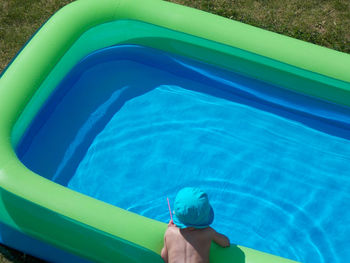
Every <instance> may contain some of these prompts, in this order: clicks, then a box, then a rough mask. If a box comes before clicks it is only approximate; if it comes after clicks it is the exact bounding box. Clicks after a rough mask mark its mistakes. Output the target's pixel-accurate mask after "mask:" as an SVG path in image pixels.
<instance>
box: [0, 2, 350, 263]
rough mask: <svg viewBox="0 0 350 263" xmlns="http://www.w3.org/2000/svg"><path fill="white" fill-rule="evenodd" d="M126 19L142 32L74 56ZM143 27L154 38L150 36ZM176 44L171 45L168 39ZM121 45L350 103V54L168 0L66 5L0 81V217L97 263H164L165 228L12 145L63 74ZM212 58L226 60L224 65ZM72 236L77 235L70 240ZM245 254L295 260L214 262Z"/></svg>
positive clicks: (223, 252)
mask: <svg viewBox="0 0 350 263" xmlns="http://www.w3.org/2000/svg"><path fill="white" fill-rule="evenodd" d="M118 21H119V22H118ZM118 23H119V24H118ZM120 23H126V24H128V25H132V26H135V28H136V29H137V30H135V32H134V33H135V34H134V33H133V32H130V31H128V30H125V29H124V31H123V32H124V34H123V37H119V38H118V39H117V41H116V40H115V36H113V37H112V38H110V37H108V36H107V37H105V38H106V39H105V40H104V41H103V43H104V44H103V45H102V46H100V45H99V44H98V41H97V42H95V43H92V44H91V46H89V47H87V48H85V49H84V52H80V53H79V52H77V51H74V50H79V49H81V48H82V47H84V45H83V44H82V43H84V38H89V37H91V36H92V35H94V34H95V33H96V32H106V30H105V27H111V28H114V27H115V26H116V25H119V26H120ZM203 25H205V26H203ZM101 28H103V29H101ZM145 28H146V29H147V30H149V31H147V32H148V33H149V34H145V32H146V31H144V29H145ZM218 28H220V30H217V29H218ZM140 29H142V30H140ZM108 32H111V31H108ZM125 32H126V33H125ZM137 34H139V35H137ZM164 35H165V36H164ZM169 39H171V40H172V41H171V42H167V41H165V40H169ZM176 39H177V40H176ZM155 40H156V41H155ZM159 40H163V41H162V42H159ZM109 41H112V42H109ZM85 43H86V42H85ZM118 43H134V44H143V45H148V46H152V47H156V48H160V49H162V48H163V49H164V50H166V51H170V52H175V53H179V54H183V55H189V56H190V54H191V53H192V54H193V55H192V56H193V57H194V58H197V59H201V58H202V59H203V60H204V61H206V62H210V63H213V64H216V65H220V66H223V67H227V68H229V69H231V67H232V68H234V67H235V65H237V64H235V63H239V64H240V65H241V63H242V65H247V70H245V69H242V73H243V74H248V75H249V70H248V68H251V67H252V66H253V65H255V66H254V67H255V68H256V69H257V70H259V72H260V73H264V74H262V75H263V76H261V78H262V79H263V80H264V81H270V82H272V83H274V81H276V80H274V79H273V78H272V77H271V76H272V75H274V74H275V73H278V74H282V75H283V78H280V79H279V80H277V82H276V84H283V83H282V82H281V80H282V79H288V80H290V81H291V82H292V84H293V85H292V84H286V86H285V87H286V88H291V89H293V87H294V89H296V90H297V91H299V92H304V93H306V94H310V95H313V96H318V97H321V98H324V99H329V100H331V101H334V102H337V103H340V104H345V105H349V100H348V98H349V90H350V74H349V68H350V56H349V55H347V54H344V53H340V52H337V51H334V50H330V49H327V48H323V47H319V46H316V45H312V44H309V43H306V42H303V41H299V40H296V39H292V38H288V37H285V36H281V35H278V34H275V33H272V32H268V31H265V30H261V29H258V28H255V27H252V26H249V25H245V24H242V23H239V22H236V21H231V20H228V19H225V18H222V17H218V16H215V15H212V14H208V13H205V12H202V11H199V10H195V9H191V8H187V7H184V6H179V5H175V4H172V3H168V2H163V1H156V0H149V1H147V4H145V1H142V0H134V1H127V0H100V1H94V0H80V1H76V2H73V3H72V4H70V5H68V6H66V7H65V8H63V9H61V10H60V11H59V12H58V13H57V14H56V15H55V16H53V17H52V18H51V19H50V20H49V21H48V22H47V23H46V24H45V25H44V26H43V27H42V28H41V29H40V30H39V31H38V32H37V34H36V35H35V36H34V37H33V39H32V40H31V41H30V42H29V43H28V44H27V46H26V47H25V48H24V49H23V50H22V51H21V53H20V54H19V55H18V57H17V58H16V59H15V60H14V61H13V63H12V64H11V65H10V66H9V67H8V69H7V70H6V72H5V73H4V74H3V76H2V77H1V79H0V112H1V117H0V146H1V147H0V191H1V202H0V220H1V222H2V223H5V224H7V225H9V226H10V227H12V228H14V229H16V230H19V231H21V232H23V233H26V234H28V235H31V236H34V237H36V238H39V239H42V240H43V241H45V242H49V243H51V244H54V245H56V246H58V247H60V248H63V249H66V250H68V251H71V252H73V253H75V254H77V255H81V256H83V257H86V258H89V259H91V260H95V261H106V262H111V261H116V260H117V259H118V260H119V261H122V260H124V261H130V262H134V261H137V259H139V260H140V259H142V261H143V262H161V259H160V257H159V253H160V249H161V247H162V242H163V240H162V235H163V233H164V230H165V228H166V225H165V224H163V223H160V222H157V221H154V220H151V219H148V218H145V217H142V216H139V215H136V214H133V213H130V212H127V211H125V210H123V209H120V208H118V207H115V206H112V205H108V204H106V203H103V202H100V201H98V200H96V199H93V198H89V197H87V196H84V195H82V194H80V193H77V192H74V191H71V190H69V189H68V188H65V187H63V186H60V185H58V184H55V183H53V182H51V181H49V180H47V179H45V178H43V177H41V176H39V175H37V174H35V173H33V172H32V171H30V170H28V169H27V168H26V167H25V166H24V165H23V164H22V163H21V162H20V161H19V160H18V158H17V157H16V154H15V152H14V147H15V145H16V144H17V142H18V140H19V138H20V137H21V136H22V134H23V132H24V131H25V129H26V127H27V126H28V125H29V123H30V121H31V119H32V118H33V116H34V115H35V113H36V112H37V110H38V108H40V105H41V104H42V103H43V102H44V100H45V98H46V97H47V96H48V95H49V94H50V92H51V90H52V87H55V85H56V84H57V83H56V82H57V81H59V79H60V78H62V76H63V75H64V73H65V72H66V71H67V70H69V68H71V67H72V66H73V65H74V64H75V63H76V62H77V61H79V59H81V58H82V57H83V56H84V55H86V54H88V52H90V51H91V49H90V47H92V46H93V50H94V49H98V48H102V47H103V46H108V45H109V44H118ZM159 43H161V44H164V46H162V45H160V44H159ZM167 43H172V44H174V43H176V44H177V45H178V48H170V47H171V45H169V44H167ZM189 43H192V45H190V44H189ZM190 47H195V48H193V50H194V52H190V51H188V52H186V51H185V49H184V48H190ZM281 47H283V48H281ZM191 51H192V50H191ZM69 53H72V54H73V57H70V56H68V55H67V54H69ZM214 55H215V56H217V55H219V57H220V56H221V57H220V58H222V59H223V61H225V63H222V62H220V61H221V60H220V59H218V58H215V56H214ZM203 56H204V57H203ZM227 56H228V57H229V58H230V59H229V60H230V61H231V59H233V60H234V61H235V63H233V64H232V65H230V62H229V60H228V59H226V60H225V59H224V58H225V57H227ZM69 58H71V60H70V59H69ZM226 62H227V63H226ZM29 65H30V66H29ZM243 68H244V67H243ZM265 73H266V75H265ZM260 75H261V74H260ZM254 77H258V76H254ZM294 81H295V82H294ZM287 82H288V81H287ZM295 83H297V84H298V85H295ZM304 83H307V84H304ZM295 86H298V87H299V88H298V87H295ZM300 87H301V88H300ZM318 87H320V88H318ZM38 94H39V95H38ZM48 197H49V198H48ZM33 211H35V213H33ZM106 215H108V217H106ZM38 222H39V223H40V224H38ZM38 225H40V227H38ZM130 226H132V227H130ZM62 233H63V234H62ZM66 233H74V234H75V235H72V236H69V238H67V237H65V236H64V234H66ZM86 240H89V242H87V241H86ZM111 244H112V245H111ZM242 253H243V255H244V258H245V260H246V261H247V262H253V263H254V262H292V261H290V260H286V259H282V258H279V257H276V256H273V255H269V254H265V253H262V252H259V251H255V250H252V249H249V248H245V247H241V246H239V247H236V246H232V247H231V248H229V249H221V248H218V247H217V246H215V245H213V247H212V253H211V261H212V262H227V260H228V259H232V260H238V259H242ZM128 255H129V256H128ZM130 255H131V256H130Z"/></svg>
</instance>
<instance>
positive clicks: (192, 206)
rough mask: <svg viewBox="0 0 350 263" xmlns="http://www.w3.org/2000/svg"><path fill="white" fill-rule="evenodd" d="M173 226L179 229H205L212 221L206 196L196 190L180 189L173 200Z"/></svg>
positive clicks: (211, 213)
mask: <svg viewBox="0 0 350 263" xmlns="http://www.w3.org/2000/svg"><path fill="white" fill-rule="evenodd" d="M174 215H175V216H174V224H175V225H176V226H177V227H179V228H186V227H194V228H206V227H208V226H209V225H210V224H211V223H212V222H213V220H214V211H213V208H212V207H211V205H210V203H209V200H208V195H207V194H206V193H204V192H203V191H202V190H200V189H198V188H192V187H186V188H183V189H181V190H180V191H179V192H178V193H177V196H176V198H175V204H174Z"/></svg>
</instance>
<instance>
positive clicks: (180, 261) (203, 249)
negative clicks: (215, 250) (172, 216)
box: [161, 221, 230, 263]
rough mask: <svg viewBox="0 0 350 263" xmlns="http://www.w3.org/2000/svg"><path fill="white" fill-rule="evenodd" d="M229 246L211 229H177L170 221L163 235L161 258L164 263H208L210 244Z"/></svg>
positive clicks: (227, 242)
mask: <svg viewBox="0 0 350 263" xmlns="http://www.w3.org/2000/svg"><path fill="white" fill-rule="evenodd" d="M212 241H214V242H215V243H217V244H218V245H219V246H222V247H228V246H230V241H229V239H228V238H227V237H226V236H224V235H222V234H219V233H218V232H216V231H215V230H214V229H213V228H211V227H207V228H204V229H196V228H193V227H188V228H184V229H180V228H178V227H177V226H176V225H175V224H174V223H173V222H172V221H170V222H169V224H168V229H167V230H166V232H165V235H164V247H163V249H162V252H161V256H162V258H163V260H164V261H165V262H166V263H209V250H210V245H211V242H212Z"/></svg>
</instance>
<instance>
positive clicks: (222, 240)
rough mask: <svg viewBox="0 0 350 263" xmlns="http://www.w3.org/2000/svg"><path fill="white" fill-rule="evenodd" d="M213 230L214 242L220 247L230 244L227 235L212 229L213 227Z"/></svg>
mask: <svg viewBox="0 0 350 263" xmlns="http://www.w3.org/2000/svg"><path fill="white" fill-rule="evenodd" d="M213 232H214V236H213V240H214V242H215V243H216V244H218V245H219V246H221V247H229V246H230V240H229V239H228V237H227V236H225V235H223V234H220V233H218V232H216V231H215V230H214V229H213Z"/></svg>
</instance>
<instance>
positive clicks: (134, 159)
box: [17, 46, 350, 263]
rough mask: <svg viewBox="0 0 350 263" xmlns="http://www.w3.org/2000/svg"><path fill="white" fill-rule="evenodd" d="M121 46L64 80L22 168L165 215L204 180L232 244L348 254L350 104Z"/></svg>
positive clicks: (219, 226) (36, 127)
mask: <svg viewBox="0 0 350 263" xmlns="http://www.w3.org/2000/svg"><path fill="white" fill-rule="evenodd" d="M125 48H126V49H127V50H126V51H128V49H130V50H129V55H128V54H127V52H126V51H125ZM120 49H123V48H122V47H114V48H110V49H106V50H104V51H101V52H98V53H96V54H95V55H91V56H90V57H88V58H87V59H85V61H83V62H81V64H80V65H78V67H77V68H76V69H74V70H73V71H72V72H71V73H70V75H68V76H67V77H66V79H65V80H64V81H63V82H62V83H61V85H60V87H59V88H58V89H57V90H56V92H55V93H54V94H53V95H52V97H51V98H50V100H49V102H48V103H47V104H46V105H45V106H44V107H43V109H42V111H41V112H40V113H39V115H38V117H37V118H36V119H35V120H34V122H33V124H32V125H31V127H30V128H29V129H28V131H27V132H26V135H25V136H24V138H23V139H22V142H21V143H20V145H19V146H18V149H17V154H18V156H19V157H20V159H21V160H22V161H23V162H24V164H25V165H27V166H28V167H29V168H30V169H32V170H33V171H35V172H37V173H39V174H40V175H42V176H45V177H47V178H49V179H51V180H53V181H55V182H58V183H60V184H62V185H65V186H67V187H69V188H71V189H73V190H76V191H78V192H81V193H83V194H86V195H89V196H92V197H94V198H96V199H99V200H102V201H104V202H107V203H110V204H113V205H116V206H118V207H121V208H124V209H127V210H129V211H132V212H135V213H138V214H141V215H144V216H146V217H150V218H153V219H156V220H159V221H162V222H167V221H169V213H168V206H167V201H166V197H169V199H170V201H171V202H172V201H174V198H175V195H176V193H177V191H178V190H180V189H181V188H182V187H185V186H195V187H200V188H202V189H203V190H204V191H206V192H207V193H208V195H209V198H210V201H211V203H212V205H213V208H214V211H215V219H214V223H213V225H212V226H213V227H214V228H215V229H216V230H217V231H220V232H223V233H224V234H226V235H227V236H229V238H230V240H231V242H232V243H236V244H240V245H243V246H247V247H251V248H254V249H257V250H261V251H265V252H268V253H272V254H275V255H279V256H282V257H286V258H290V259H293V260H297V261H301V262H315V263H318V262H344V260H346V259H348V258H350V249H349V248H348V244H349V243H350V229H349V227H348V226H349V225H350V212H348V211H347V209H346V207H347V206H348V204H349V203H350V167H349V163H350V140H349V138H348V133H349V123H350V121H349V118H350V111H349V109H346V108H342V107H338V106H336V105H332V104H328V103H326V102H322V101H318V100H316V99H313V98H308V97H305V96H302V95H299V94H294V93H292V92H288V91H283V90H281V89H280V88H277V87H273V86H271V85H268V84H266V83H262V82H259V81H257V80H252V79H248V78H246V77H243V76H239V75H237V74H235V73H230V72H226V71H224V70H221V69H217V68H213V67H211V66H209V65H205V64H201V63H199V62H194V61H190V60H188V59H185V58H180V57H176V56H172V55H170V54H164V53H162V52H159V51H155V50H151V49H148V48H143V47H137V46H134V47H133V46H126V47H124V49H123V50H122V52H121V51H120ZM135 50H136V51H135ZM133 52H134V53H133ZM140 54H141V55H140ZM136 57H137V58H136ZM150 58H153V60H152V59H150ZM146 61H147V62H146ZM150 61H151V62H150ZM77 105H78V108H77Z"/></svg>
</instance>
